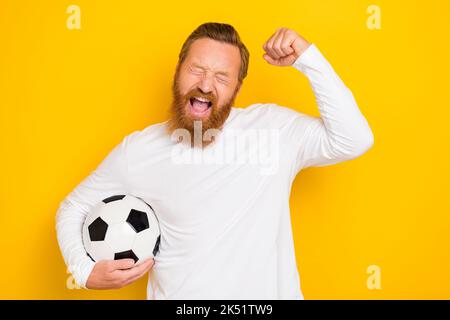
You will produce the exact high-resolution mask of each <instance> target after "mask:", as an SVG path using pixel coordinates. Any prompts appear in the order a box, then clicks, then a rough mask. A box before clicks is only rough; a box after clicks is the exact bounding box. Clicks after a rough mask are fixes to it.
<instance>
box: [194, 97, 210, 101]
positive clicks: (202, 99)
mask: <svg viewBox="0 0 450 320" xmlns="http://www.w3.org/2000/svg"><path fill="white" fill-rule="evenodd" d="M195 99H197V100H199V101H202V102H209V100H208V99H205V98H202V97H195Z"/></svg>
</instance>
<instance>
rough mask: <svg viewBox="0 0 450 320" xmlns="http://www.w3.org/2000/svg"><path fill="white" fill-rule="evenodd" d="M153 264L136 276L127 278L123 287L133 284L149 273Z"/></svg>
mask: <svg viewBox="0 0 450 320" xmlns="http://www.w3.org/2000/svg"><path fill="white" fill-rule="evenodd" d="M152 266H153V264H150V266H149V267H148V268H146V269H144V270H143V271H142V272H141V273H138V274H136V275H135V276H133V277H131V278H128V279H126V280H125V285H129V284H130V283H133V282H135V281H136V280H138V279H140V278H141V277H143V276H144V275H145V274H146V273H147V272H149V271H150V269H151V268H152Z"/></svg>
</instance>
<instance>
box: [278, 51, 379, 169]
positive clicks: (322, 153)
mask: <svg viewBox="0 0 450 320" xmlns="http://www.w3.org/2000/svg"><path fill="white" fill-rule="evenodd" d="M293 67H294V68H296V69H297V70H299V71H301V72H302V73H303V74H304V75H305V76H306V77H307V78H308V80H309V82H310V84H311V86H312V90H313V92H314V95H315V98H316V101H317V105H318V108H319V113H320V117H313V116H310V115H306V114H303V113H300V112H295V113H294V116H293V117H292V118H291V120H290V122H289V125H288V126H287V133H288V137H289V139H288V140H289V142H290V143H291V146H290V148H292V150H293V152H294V155H293V157H294V159H295V164H294V167H295V170H296V172H298V171H300V170H301V169H302V168H307V167H312V166H313V167H314V166H315V167H321V166H326V165H331V164H335V163H338V162H342V161H345V160H350V159H353V158H356V157H358V156H360V155H362V154H363V153H365V152H366V151H367V150H368V149H370V148H371V146H372V145H373V141H374V138H373V134H372V130H371V128H370V127H369V124H368V122H367V120H366V119H365V117H364V116H363V115H362V113H361V111H360V110H359V108H358V105H357V103H356V101H355V99H354V97H353V94H352V92H351V91H350V90H349V89H348V88H347V87H346V85H345V84H344V83H343V82H342V80H341V79H340V78H339V76H338V75H337V74H336V72H335V71H334V70H333V68H332V66H331V65H330V64H329V63H328V61H327V60H326V59H325V57H324V56H323V55H322V53H321V52H320V51H319V49H318V48H317V47H316V46H315V45H314V44H311V45H310V46H309V48H308V49H307V50H306V51H305V52H303V54H302V55H301V56H300V57H299V58H297V60H296V61H295V62H294V64H293Z"/></svg>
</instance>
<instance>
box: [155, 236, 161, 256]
mask: <svg viewBox="0 0 450 320" xmlns="http://www.w3.org/2000/svg"><path fill="white" fill-rule="evenodd" d="M160 240H161V235H159V236H158V239H156V243H155V247H154V248H153V256H156V254H157V253H158V251H159V242H160Z"/></svg>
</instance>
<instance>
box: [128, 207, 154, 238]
mask: <svg viewBox="0 0 450 320" xmlns="http://www.w3.org/2000/svg"><path fill="white" fill-rule="evenodd" d="M127 222H128V224H129V225H130V226H131V227H132V228H133V229H134V231H136V232H137V233H139V232H141V231H143V230H145V229H148V228H150V225H149V224H148V218H147V213H145V212H143V211H139V210H136V209H131V211H130V214H129V215H128V218H127Z"/></svg>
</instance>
